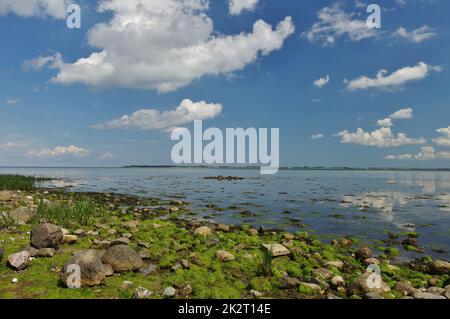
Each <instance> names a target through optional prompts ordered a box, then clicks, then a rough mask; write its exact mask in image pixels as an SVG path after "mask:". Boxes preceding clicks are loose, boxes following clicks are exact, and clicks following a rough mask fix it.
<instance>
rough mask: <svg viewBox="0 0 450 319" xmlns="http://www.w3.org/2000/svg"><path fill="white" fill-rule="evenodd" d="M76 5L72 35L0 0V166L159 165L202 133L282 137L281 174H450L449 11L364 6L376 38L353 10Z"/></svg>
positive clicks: (56, 12)
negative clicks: (377, 24)
mask: <svg viewBox="0 0 450 319" xmlns="http://www.w3.org/2000/svg"><path fill="white" fill-rule="evenodd" d="M74 2H75V3H77V4H79V5H80V7H81V19H82V28H81V29H68V28H67V26H66V21H65V12H64V7H65V6H66V5H67V3H65V1H64V0H26V1H17V0H16V1H9V0H0V37H1V39H2V43H3V45H2V50H1V51H0V165H3V166H15V165H18V166H29V165H31V166H35V165H38V166H116V165H128V164H170V163H171V160H170V151H171V147H172V145H173V143H172V142H171V140H170V134H169V133H168V131H169V130H170V129H171V128H172V127H175V126H187V127H190V126H191V124H192V119H204V120H205V122H204V126H206V127H219V128H222V129H225V128H227V127H232V128H234V127H256V128H263V127H268V128H273V127H275V128H280V144H281V146H280V161H281V164H282V165H309V166H319V165H320V166H360V167H361V166H380V167H381V166H390V167H449V163H450V105H449V101H450V92H449V88H450V74H449V70H450V63H449V57H450V41H449V40H450V26H449V22H448V12H450V3H449V2H448V1H444V0H440V1H439V0H398V1H391V0H390V1H377V2H376V3H377V4H379V5H380V6H381V8H382V27H381V29H379V30H369V29H368V28H367V26H365V20H366V18H367V16H368V15H369V14H368V13H366V7H367V4H364V2H363V1H345V2H343V1H341V2H336V1H299V0H277V1H274V0H272V1H270V0H259V1H257V0H234V3H230V2H231V0H230V1H228V0H214V1H209V2H208V1H206V0H189V1H188V0H180V1H176V0H164V1H162V0H158V1H156V0H130V1H126V2H125V1H118V0H98V1H82V0H78V1H74ZM124 3H126V4H124ZM33 4H34V6H33ZM263 21H264V22H263ZM254 25H255V26H254ZM380 70H385V71H382V72H380ZM377 74H378V78H377ZM320 79H322V80H320ZM327 80H328V81H327ZM186 100H189V101H187V102H186ZM182 101H185V102H182ZM202 101H204V103H203V104H202V103H201V102H202ZM164 112H165V113H164ZM133 113H134V114H133ZM124 115H129V117H127V118H123V116H124ZM379 120H383V121H380V122H379V123H377V121H379ZM358 128H360V130H359V131H358ZM437 130H439V131H437Z"/></svg>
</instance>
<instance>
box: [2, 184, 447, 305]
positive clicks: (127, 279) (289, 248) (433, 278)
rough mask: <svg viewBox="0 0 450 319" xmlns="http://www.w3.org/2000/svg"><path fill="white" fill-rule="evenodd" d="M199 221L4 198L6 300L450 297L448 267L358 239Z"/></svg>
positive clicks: (106, 201) (143, 207) (42, 197)
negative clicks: (77, 275) (75, 281)
mask: <svg viewBox="0 0 450 319" xmlns="http://www.w3.org/2000/svg"><path fill="white" fill-rule="evenodd" d="M3 178H4V177H3ZM8 188H11V189H12V190H11V189H8ZM188 210H190V206H189V203H188V202H187V201H180V200H179V199H175V198H174V199H173V200H161V199H158V198H145V197H135V196H129V195H120V194H110V193H78V192H77V193H75V192H70V191H67V190H58V189H53V190H50V189H40V188H27V189H24V190H20V189H17V188H15V187H11V184H9V185H8V187H3V188H2V190H1V191H0V212H1V219H0V255H2V258H1V262H0V283H1V285H0V298H6V299H13V298H36V299H39V298H50V299H61V298H76V299H98V298H108V299H109V298H121V299H122V298H123V299H129V298H137V299H146V298H150V299H159V298H181V299H183V298H186V299H198V298H224V299H236V298H281V299H297V298H298V299H312V298H314V299H324V298H328V299H335V298H343V299H346V298H352V299H359V298H389V299H394V298H395V299H400V298H408V299H410V298H417V299H430V298H432V299H447V298H450V287H449V285H450V280H449V275H450V264H449V263H448V262H446V261H443V260H432V259H431V258H429V257H426V256H424V257H422V258H421V259H418V260H414V261H410V262H408V263H402V264H396V263H395V258H394V257H395V255H396V252H395V248H390V247H388V248H386V251H385V253H384V254H381V255H378V256H375V255H374V254H373V252H372V250H373V249H371V248H369V247H368V246H367V245H366V243H363V242H360V241H358V240H356V239H353V238H334V239H333V240H332V241H331V242H328V243H325V242H323V241H320V240H319V239H318V238H316V237H315V236H313V235H311V234H309V233H307V232H303V231H299V232H296V233H286V232H283V231H280V230H267V229H255V228H251V227H249V226H245V225H238V226H233V225H224V224H213V223H209V222H206V221H199V220H186V219H182V218H180V216H181V215H182V214H183V213H184V212H186V211H188ZM193 213H195V212H193ZM408 239H409V240H410V241H411V244H414V234H411V235H410V236H408V238H407V239H406V240H408ZM70 264H78V265H79V266H80V268H81V283H82V287H81V289H70V288H67V287H66V286H67V266H68V265H70ZM368 268H369V271H368ZM378 269H379V270H380V272H381V278H379V277H377V276H376V275H377V274H376V271H378ZM371 271H375V273H374V272H371Z"/></svg>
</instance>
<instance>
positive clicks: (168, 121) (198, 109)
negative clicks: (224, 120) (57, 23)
mask: <svg viewBox="0 0 450 319" xmlns="http://www.w3.org/2000/svg"><path fill="white" fill-rule="evenodd" d="M222 108H223V107H222V105H221V104H214V103H206V102H205V101H201V102H192V101H191V100H187V99H186V100H183V101H182V102H181V104H180V105H179V106H177V107H176V108H175V109H174V110H171V111H164V112H161V111H158V110H155V109H142V110H139V111H136V112H134V113H132V114H131V115H123V116H122V117H120V118H118V119H115V120H112V121H109V122H106V123H101V124H96V125H92V126H91V127H92V128H94V129H99V130H104V129H117V128H129V129H140V130H166V129H170V128H173V127H176V126H178V125H183V124H187V123H191V122H193V121H195V120H208V119H213V118H215V117H217V116H218V115H219V114H220V113H221V112H222Z"/></svg>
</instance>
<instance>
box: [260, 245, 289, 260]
mask: <svg viewBox="0 0 450 319" xmlns="http://www.w3.org/2000/svg"><path fill="white" fill-rule="evenodd" d="M262 246H263V248H264V249H265V250H266V251H268V252H269V253H270V254H271V255H272V257H280V256H287V255H290V254H291V251H290V250H289V249H287V248H286V247H284V246H283V245H281V244H263V245H262Z"/></svg>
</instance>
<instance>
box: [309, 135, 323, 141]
mask: <svg viewBox="0 0 450 319" xmlns="http://www.w3.org/2000/svg"><path fill="white" fill-rule="evenodd" d="M324 137H325V136H324V135H323V134H314V135H313V136H311V139H313V140H320V139H322V138H324Z"/></svg>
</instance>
